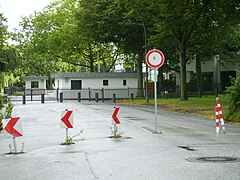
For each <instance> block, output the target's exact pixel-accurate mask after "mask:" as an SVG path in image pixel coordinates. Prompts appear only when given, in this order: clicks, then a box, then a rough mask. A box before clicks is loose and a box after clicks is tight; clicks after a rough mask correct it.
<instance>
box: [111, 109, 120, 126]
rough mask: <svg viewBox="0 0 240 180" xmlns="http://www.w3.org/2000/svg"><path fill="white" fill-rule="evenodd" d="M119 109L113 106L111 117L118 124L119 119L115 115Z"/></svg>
mask: <svg viewBox="0 0 240 180" xmlns="http://www.w3.org/2000/svg"><path fill="white" fill-rule="evenodd" d="M119 110H120V108H119V107H117V108H115V110H114V112H113V114H112V118H113V120H114V123H115V124H120V121H119V119H118V117H117V114H118V112H119Z"/></svg>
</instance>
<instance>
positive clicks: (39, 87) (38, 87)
mask: <svg viewBox="0 0 240 180" xmlns="http://www.w3.org/2000/svg"><path fill="white" fill-rule="evenodd" d="M23 79H24V80H25V94H31V92H32V94H46V91H47V87H46V84H47V83H46V81H47V79H48V77H47V76H25V77H24V78H23Z"/></svg>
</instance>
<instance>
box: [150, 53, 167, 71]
mask: <svg viewBox="0 0 240 180" xmlns="http://www.w3.org/2000/svg"><path fill="white" fill-rule="evenodd" d="M164 60H165V58H164V55H163V53H162V52H161V51H160V50H158V49H152V50H151V51H149V52H148V53H147V55H146V62H147V64H148V65H149V66H150V67H152V68H156V69H157V68H160V67H161V66H162V65H163V63H164Z"/></svg>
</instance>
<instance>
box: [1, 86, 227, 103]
mask: <svg viewBox="0 0 240 180" xmlns="http://www.w3.org/2000/svg"><path fill="white" fill-rule="evenodd" d="M205 86H206V87H205V88H204V87H203V91H202V95H218V93H221V92H223V91H222V90H221V85H205ZM187 90H188V96H189V97H193V96H199V92H197V87H196V85H188V87H187ZM138 91H139V89H137V88H125V89H104V88H102V89H91V88H87V89H79V90H72V89H53V90H51V91H49V90H46V89H24V88H18V87H11V88H5V89H4V94H6V95H16V94H20V95H19V96H10V100H11V101H22V100H23V99H22V95H23V94H25V100H26V101H41V100H42V97H41V96H42V94H44V100H45V101H59V99H60V94H61V95H62V98H63V99H64V100H79V99H81V100H96V99H99V100H103V101H104V100H111V99H114V98H115V99H134V98H136V97H137V95H138ZM19 92H20V93H19ZM147 92H148V98H153V97H154V88H153V87H151V86H150V87H148V91H147ZM143 94H144V96H146V89H145V88H144V89H143ZM158 97H159V98H174V97H180V86H176V85H169V86H163V87H162V88H161V89H160V88H158Z"/></svg>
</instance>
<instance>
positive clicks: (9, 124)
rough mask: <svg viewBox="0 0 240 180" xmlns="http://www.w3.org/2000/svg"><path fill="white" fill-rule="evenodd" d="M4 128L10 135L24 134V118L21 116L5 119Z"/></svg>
mask: <svg viewBox="0 0 240 180" xmlns="http://www.w3.org/2000/svg"><path fill="white" fill-rule="evenodd" d="M3 129H4V131H6V132H7V133H8V134H9V135H10V137H20V136H23V130H22V120H21V119H20V117H15V118H11V119H5V120H4V121H3Z"/></svg>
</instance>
